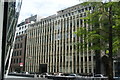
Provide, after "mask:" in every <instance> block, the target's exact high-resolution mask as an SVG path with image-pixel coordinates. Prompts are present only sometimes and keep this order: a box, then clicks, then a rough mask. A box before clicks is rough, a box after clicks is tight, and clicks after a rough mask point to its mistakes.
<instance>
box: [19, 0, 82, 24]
mask: <svg viewBox="0 0 120 80" xmlns="http://www.w3.org/2000/svg"><path fill="white" fill-rule="evenodd" d="M79 3H80V1H79V0H23V2H22V7H21V11H20V16H19V19H18V23H20V22H21V21H23V20H24V19H26V18H28V17H30V16H31V15H35V14H37V15H39V16H41V17H47V16H50V15H53V14H56V13H57V11H59V10H62V9H65V8H68V7H70V6H74V5H76V4H79Z"/></svg>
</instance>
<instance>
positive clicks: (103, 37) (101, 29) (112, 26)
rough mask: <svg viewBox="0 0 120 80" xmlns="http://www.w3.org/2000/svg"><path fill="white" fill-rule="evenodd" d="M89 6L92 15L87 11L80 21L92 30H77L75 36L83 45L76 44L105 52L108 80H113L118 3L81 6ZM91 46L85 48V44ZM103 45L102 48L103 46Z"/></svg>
mask: <svg viewBox="0 0 120 80" xmlns="http://www.w3.org/2000/svg"><path fill="white" fill-rule="evenodd" d="M88 4H90V5H91V6H92V7H93V8H94V10H93V11H92V13H91V12H90V11H87V16H86V17H84V18H81V19H84V20H85V23H86V24H88V25H89V27H90V26H92V29H88V28H85V27H82V26H81V28H79V29H78V30H77V31H76V32H75V34H76V35H77V36H79V37H81V38H83V41H84V43H79V42H78V43H77V46H84V47H83V48H88V49H89V50H91V49H92V50H94V51H97V53H100V51H101V50H102V51H105V55H106V56H108V65H109V66H108V69H109V74H108V78H109V80H113V59H112V57H113V55H115V54H113V53H117V52H118V50H120V9H119V7H120V2H108V3H102V2H92V3H91V2H86V3H84V4H83V5H88ZM90 43H91V44H92V45H91V46H89V47H87V46H85V45H86V44H90ZM103 45H104V46H103ZM97 55H98V54H97Z"/></svg>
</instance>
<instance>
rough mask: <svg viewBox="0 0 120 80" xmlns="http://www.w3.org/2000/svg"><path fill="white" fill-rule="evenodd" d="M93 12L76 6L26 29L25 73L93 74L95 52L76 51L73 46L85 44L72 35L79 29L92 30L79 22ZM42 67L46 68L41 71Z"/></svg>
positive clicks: (86, 7) (79, 5)
mask: <svg viewBox="0 0 120 80" xmlns="http://www.w3.org/2000/svg"><path fill="white" fill-rule="evenodd" d="M92 10H93V8H92V7H91V6H89V5H88V6H82V5H81V4H78V5H75V6H72V7H69V8H67V9H64V10H60V11H58V12H57V14H55V15H52V16H49V17H46V18H43V19H41V20H40V21H39V22H36V23H34V24H31V25H29V28H28V29H27V44H26V61H25V63H26V65H25V71H28V72H40V73H42V72H44V70H43V69H46V71H47V72H64V73H94V69H95V68H94V67H95V66H94V63H95V62H94V56H95V55H94V52H93V51H92V50H91V51H88V50H85V49H80V50H79V51H77V50H76V46H75V45H74V43H76V42H80V43H84V40H83V38H80V37H77V36H76V35H75V34H74V32H75V31H76V30H77V29H78V28H79V27H86V28H87V29H92V27H91V26H89V25H88V24H86V23H84V20H83V19H81V17H85V16H86V15H87V14H86V11H92ZM89 45H91V44H87V46H89ZM79 48H82V47H79ZM42 64H43V65H44V64H46V65H47V67H46V68H45V67H44V68H41V66H40V65H42Z"/></svg>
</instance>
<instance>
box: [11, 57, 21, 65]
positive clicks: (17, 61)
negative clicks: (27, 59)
mask: <svg viewBox="0 0 120 80" xmlns="http://www.w3.org/2000/svg"><path fill="white" fill-rule="evenodd" d="M21 62H22V59H21V58H15V59H12V61H11V63H12V64H19V63H21Z"/></svg>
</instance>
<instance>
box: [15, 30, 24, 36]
mask: <svg viewBox="0 0 120 80" xmlns="http://www.w3.org/2000/svg"><path fill="white" fill-rule="evenodd" d="M25 33H26V30H25V31H22V32H18V33H16V35H21V34H25Z"/></svg>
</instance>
